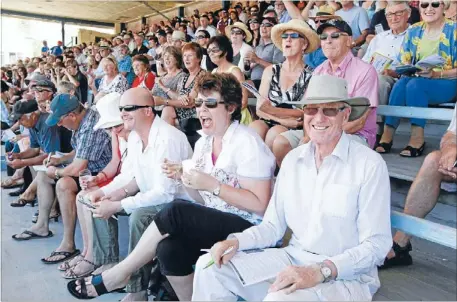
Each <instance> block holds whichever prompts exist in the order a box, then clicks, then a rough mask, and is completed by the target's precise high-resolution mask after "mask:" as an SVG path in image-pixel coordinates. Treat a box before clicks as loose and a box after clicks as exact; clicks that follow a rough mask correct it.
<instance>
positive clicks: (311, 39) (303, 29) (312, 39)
mask: <svg viewBox="0 0 457 302" xmlns="http://www.w3.org/2000/svg"><path fill="white" fill-rule="evenodd" d="M288 30H292V31H296V32H297V33H299V34H300V35H301V36H303V37H305V38H306V39H307V40H308V47H307V48H306V49H305V53H310V52H313V51H315V50H316V49H318V48H319V46H320V45H321V41H320V39H319V36H318V35H317V34H316V32H315V31H314V30H313V29H312V28H311V27H310V26H309V25H308V23H306V22H305V21H302V20H298V19H292V20H290V21H289V22H287V23H282V24H278V25H275V26H273V28H272V29H271V40H272V41H273V44H274V45H275V46H276V47H277V48H279V50H281V51H283V50H282V37H281V35H282V34H283V33H284V32H286V31H288Z"/></svg>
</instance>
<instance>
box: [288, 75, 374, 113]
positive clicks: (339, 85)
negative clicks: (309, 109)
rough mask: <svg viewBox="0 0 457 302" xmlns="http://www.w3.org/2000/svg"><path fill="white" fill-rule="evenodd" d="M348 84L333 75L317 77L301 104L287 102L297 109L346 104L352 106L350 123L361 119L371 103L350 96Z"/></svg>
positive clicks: (311, 81)
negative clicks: (319, 105)
mask: <svg viewBox="0 0 457 302" xmlns="http://www.w3.org/2000/svg"><path fill="white" fill-rule="evenodd" d="M347 86H348V82H347V81H346V80H345V79H342V78H338V77H335V76H331V75H316V76H313V77H312V78H311V80H310V81H309V84H308V87H307V88H306V94H305V97H304V98H303V99H302V100H301V101H299V102H286V103H288V104H293V105H295V106H296V107H301V108H303V107H305V106H306V105H312V104H328V103H335V102H344V103H347V104H348V105H349V106H351V115H350V116H349V121H354V120H356V119H358V118H360V117H361V116H362V115H363V114H364V113H365V112H366V111H367V109H368V107H369V106H370V101H369V100H368V99H367V98H365V97H353V98H350V97H349V95H348V88H347Z"/></svg>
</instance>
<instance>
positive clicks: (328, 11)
mask: <svg viewBox="0 0 457 302" xmlns="http://www.w3.org/2000/svg"><path fill="white" fill-rule="evenodd" d="M309 18H310V19H312V20H315V19H316V18H320V19H328V20H330V19H340V20H341V17H340V16H337V15H335V10H334V9H333V8H332V7H331V6H329V5H323V6H321V7H319V10H318V12H317V13H316V16H313V17H309Z"/></svg>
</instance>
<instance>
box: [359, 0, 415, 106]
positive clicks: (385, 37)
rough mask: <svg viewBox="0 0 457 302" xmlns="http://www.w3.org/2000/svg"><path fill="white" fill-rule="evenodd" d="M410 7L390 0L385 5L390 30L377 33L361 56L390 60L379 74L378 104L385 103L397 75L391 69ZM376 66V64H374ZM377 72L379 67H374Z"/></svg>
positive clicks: (403, 34) (406, 23) (367, 58)
mask: <svg viewBox="0 0 457 302" xmlns="http://www.w3.org/2000/svg"><path fill="white" fill-rule="evenodd" d="M410 15H411V7H410V6H409V5H408V3H407V2H405V1H391V2H389V3H388V4H387V7H386V19H387V23H388V24H389V27H390V30H387V31H384V32H382V33H380V34H377V35H376V36H375V37H374V39H373V40H371V42H370V45H369V46H368V49H367V52H366V53H365V55H364V56H363V59H362V60H364V61H365V62H367V63H370V64H373V63H376V61H377V60H376V56H378V55H382V56H384V57H387V58H389V59H391V60H392V63H391V64H390V66H389V68H388V69H385V70H383V71H382V72H381V73H380V74H379V104H380V105H387V104H388V103H389V95H390V90H391V89H392V86H393V85H394V84H395V82H396V80H397V78H398V77H399V75H398V74H397V73H396V72H395V70H393V69H394V68H395V67H396V66H397V65H398V64H399V62H398V57H399V54H400V47H401V45H402V43H403V39H404V37H405V35H406V31H407V29H408V19H409V17H410ZM375 67H376V66H375ZM376 70H377V71H378V72H380V71H379V69H378V68H376Z"/></svg>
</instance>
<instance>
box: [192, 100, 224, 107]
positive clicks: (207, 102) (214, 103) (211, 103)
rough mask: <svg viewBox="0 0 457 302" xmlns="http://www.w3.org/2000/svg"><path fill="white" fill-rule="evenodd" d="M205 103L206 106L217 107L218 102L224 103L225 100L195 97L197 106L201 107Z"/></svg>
mask: <svg viewBox="0 0 457 302" xmlns="http://www.w3.org/2000/svg"><path fill="white" fill-rule="evenodd" d="M203 103H205V106H206V108H210V109H212V108H216V107H217V105H218V104H223V103H224V102H219V101H218V100H217V99H215V98H208V99H206V100H204V99H195V107H197V108H200V107H201V106H202V105H203Z"/></svg>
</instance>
